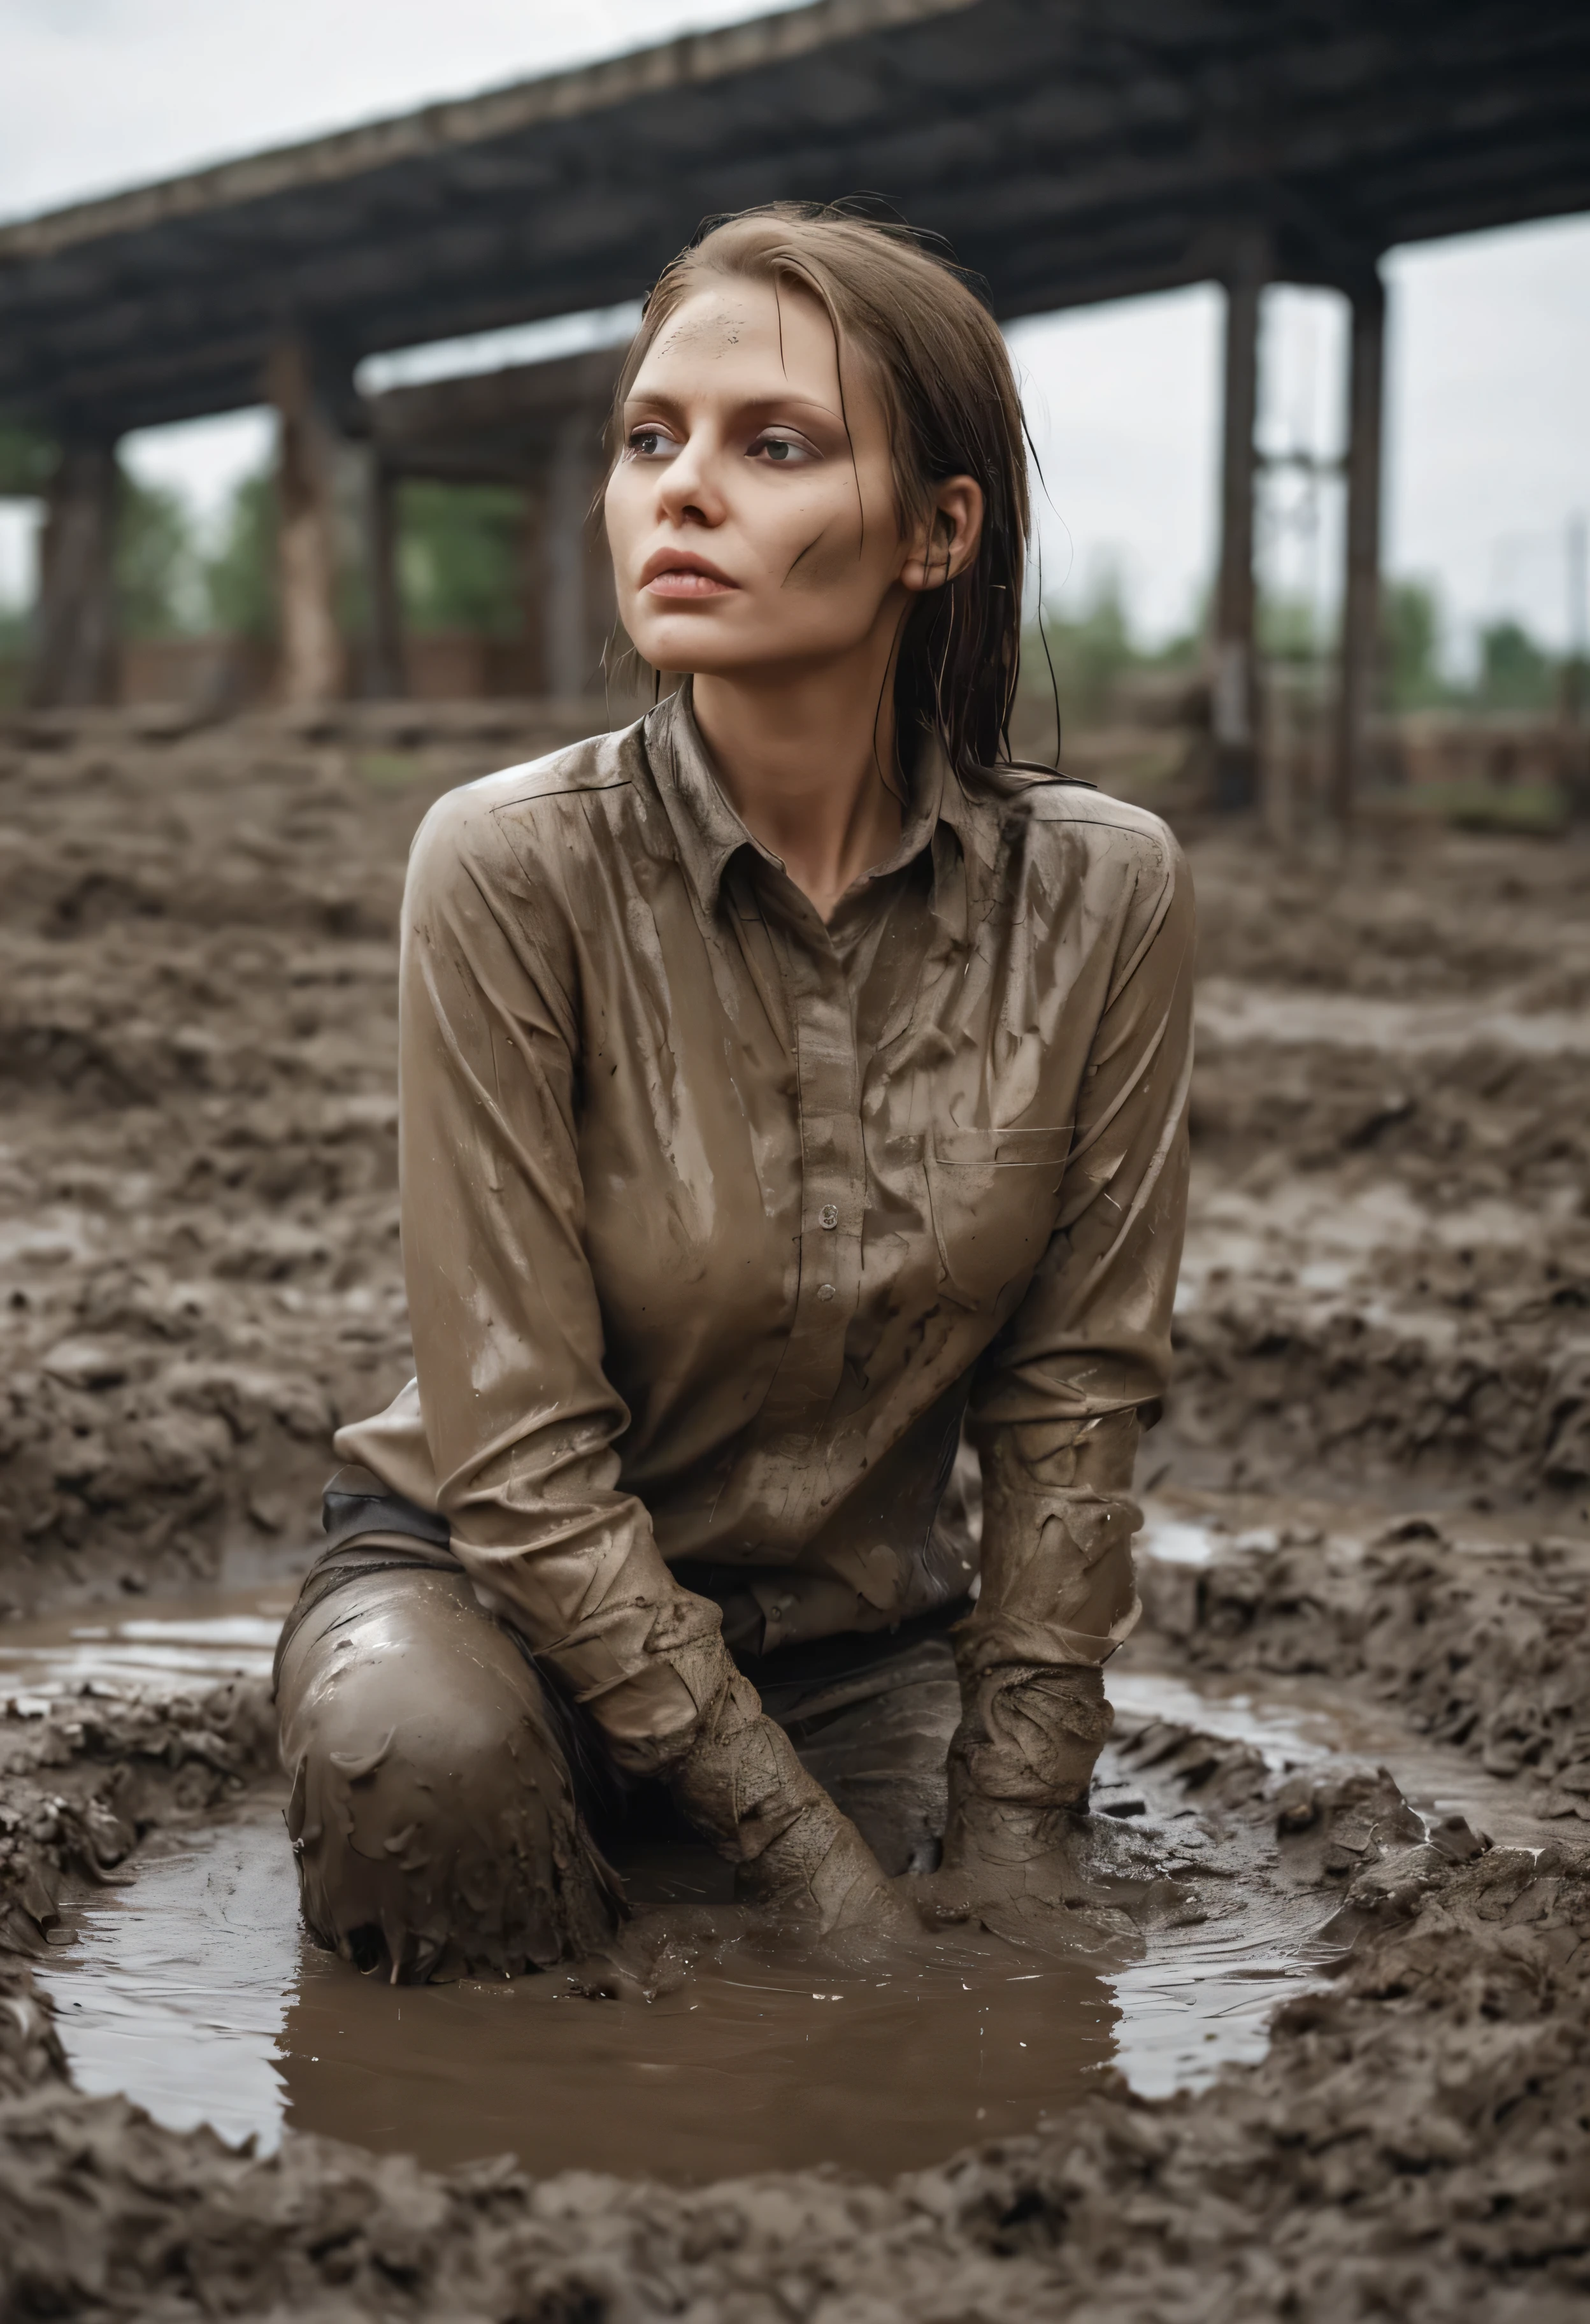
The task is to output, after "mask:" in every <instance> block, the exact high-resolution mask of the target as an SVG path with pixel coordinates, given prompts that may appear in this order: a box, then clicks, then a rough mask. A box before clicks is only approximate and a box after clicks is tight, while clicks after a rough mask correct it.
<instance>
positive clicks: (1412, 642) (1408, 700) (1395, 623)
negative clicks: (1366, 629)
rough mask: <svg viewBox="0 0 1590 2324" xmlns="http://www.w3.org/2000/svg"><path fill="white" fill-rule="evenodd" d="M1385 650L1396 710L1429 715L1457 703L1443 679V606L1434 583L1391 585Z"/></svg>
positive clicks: (1383, 606) (1385, 606)
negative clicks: (1431, 710)
mask: <svg viewBox="0 0 1590 2324" xmlns="http://www.w3.org/2000/svg"><path fill="white" fill-rule="evenodd" d="M1380 634H1381V650H1382V654H1383V667H1384V670H1385V684H1386V692H1387V694H1388V696H1389V697H1390V706H1391V707H1392V709H1393V710H1429V709H1433V708H1435V707H1436V706H1437V705H1438V704H1440V703H1443V702H1449V701H1450V700H1451V698H1452V691H1453V689H1452V687H1450V685H1449V684H1448V681H1447V679H1446V678H1444V677H1443V676H1442V674H1441V608H1440V601H1439V599H1438V597H1437V595H1436V593H1435V591H1434V589H1432V588H1431V586H1430V585H1429V582H1428V581H1388V582H1387V583H1386V585H1385V586H1384V588H1383V590H1382V592H1381V599H1380Z"/></svg>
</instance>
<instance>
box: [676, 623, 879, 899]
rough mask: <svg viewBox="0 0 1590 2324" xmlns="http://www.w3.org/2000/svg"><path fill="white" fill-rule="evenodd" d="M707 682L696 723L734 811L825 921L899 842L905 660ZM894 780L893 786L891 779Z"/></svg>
mask: <svg viewBox="0 0 1590 2324" xmlns="http://www.w3.org/2000/svg"><path fill="white" fill-rule="evenodd" d="M886 643H887V646H888V647H889V650H887V651H885V652H884V653H882V654H869V655H868V656H866V657H865V658H863V657H861V656H856V657H850V656H847V657H845V658H844V659H843V660H842V661H841V662H840V663H839V664H838V665H837V666H836V665H835V664H834V663H832V662H829V663H824V664H823V665H822V666H820V667H816V668H812V669H802V670H800V671H798V672H796V673H793V674H792V673H791V672H790V671H788V670H779V671H777V672H773V673H759V672H751V673H747V672H740V671H736V672H735V673H733V674H732V675H731V676H728V677H724V676H713V675H710V674H705V673H703V674H700V675H698V676H697V677H696V678H695V681H694V688H693V696H694V710H695V719H696V724H697V725H698V726H699V728H700V729H701V734H702V739H703V742H705V744H706V746H707V748H708V750H709V751H710V752H712V761H713V764H714V765H715V767H716V769H717V772H718V778H719V780H720V781H721V784H722V786H723V789H724V792H725V794H726V795H727V797H728V798H729V801H730V803H731V806H732V807H733V808H734V810H735V812H736V814H737V815H738V816H740V821H741V822H742V823H743V824H744V825H745V827H746V829H747V830H748V831H749V833H750V834H751V836H752V837H753V838H754V839H757V840H759V841H760V843H761V844H762V845H763V846H764V847H765V848H767V850H768V852H769V853H771V854H774V855H777V857H778V858H779V860H780V862H782V863H783V864H784V867H785V869H786V871H787V872H788V873H789V876H790V878H791V879H792V880H793V881H795V885H796V887H797V888H799V889H800V890H801V891H802V892H803V894H804V895H805V896H807V897H808V898H809V899H811V902H812V903H813V905H814V906H815V908H816V909H817V911H818V912H819V914H820V915H821V916H822V918H823V919H824V920H828V919H831V918H832V916H833V911H834V908H835V907H836V905H837V904H838V902H839V900H840V898H841V896H842V895H843V894H844V892H845V890H846V889H847V888H850V886H852V885H853V884H854V882H855V881H858V880H859V879H860V878H861V877H862V876H863V874H864V873H866V872H868V871H870V870H871V869H872V867H873V865H874V864H876V863H880V862H882V861H883V860H884V858H885V857H886V856H887V855H888V854H890V853H892V852H893V850H894V849H895V848H896V846H897V845H898V844H899V839H900V831H901V811H900V802H899V799H898V798H897V797H896V792H895V788H891V786H896V787H897V778H896V772H895V712H894V655H893V651H892V641H886ZM886 777H887V781H886Z"/></svg>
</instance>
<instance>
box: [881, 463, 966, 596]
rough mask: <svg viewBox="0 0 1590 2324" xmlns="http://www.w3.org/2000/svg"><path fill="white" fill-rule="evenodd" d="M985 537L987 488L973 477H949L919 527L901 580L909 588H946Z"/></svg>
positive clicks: (962, 571)
mask: <svg viewBox="0 0 1590 2324" xmlns="http://www.w3.org/2000/svg"><path fill="white" fill-rule="evenodd" d="M982 534H983V488H982V486H981V484H979V483H978V482H977V480H976V478H975V477H973V476H946V477H945V479H944V481H943V483H942V484H937V485H935V486H934V488H933V505H932V507H931V508H930V509H929V511H928V512H927V515H926V517H925V518H924V521H923V522H922V523H921V524H920V525H919V526H918V527H917V530H916V532H915V535H914V539H912V541H911V543H910V546H909V548H908V549H907V551H906V555H905V565H904V567H902V569H901V573H900V579H901V581H902V582H903V583H904V585H905V587H906V588H907V589H942V587H943V586H944V584H945V582H946V581H953V580H954V579H955V577H956V576H957V575H958V574H961V573H964V572H965V570H966V568H967V567H968V566H969V565H970V563H971V560H972V558H974V557H975V556H976V555H977V553H978V542H979V540H980V539H982Z"/></svg>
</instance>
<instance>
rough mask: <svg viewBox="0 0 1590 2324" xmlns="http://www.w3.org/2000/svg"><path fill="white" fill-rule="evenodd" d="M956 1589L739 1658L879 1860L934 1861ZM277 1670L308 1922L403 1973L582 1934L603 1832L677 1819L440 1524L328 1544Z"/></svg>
mask: <svg viewBox="0 0 1590 2324" xmlns="http://www.w3.org/2000/svg"><path fill="white" fill-rule="evenodd" d="M961 1610H963V1609H961V1608H959V1607H955V1608H946V1609H943V1610H942V1612H941V1613H940V1614H938V1615H935V1616H933V1617H932V1618H929V1619H928V1620H926V1621H925V1622H924V1623H920V1624H916V1625H912V1624H905V1625H903V1626H902V1628H900V1629H899V1630H897V1631H896V1632H895V1633H894V1634H893V1635H892V1636H889V1635H887V1634H885V1635H881V1636H874V1637H838V1638H833V1639H823V1640H819V1641H817V1642H815V1643H814V1644H813V1645H810V1646H795V1647H787V1648H785V1649H784V1650H782V1651H781V1652H779V1653H776V1654H772V1655H765V1656H762V1657H760V1658H759V1659H757V1660H745V1661H744V1662H743V1665H742V1666H743V1667H744V1669H745V1670H746V1672H747V1674H748V1675H749V1677H750V1678H751V1679H752V1680H753V1681H754V1682H755V1683H756V1685H757V1687H758V1690H759V1691H760V1693H761V1696H762V1700H763V1703H764V1705H765V1707H766V1709H767V1711H768V1712H769V1713H770V1715H771V1716H772V1717H773V1718H775V1719H776V1720H777V1721H778V1722H779V1724H780V1725H781V1726H782V1727H783V1728H784V1729H785V1730H786V1733H787V1734H788V1735H789V1737H790V1738H791V1740H792V1741H793V1742H794V1744H795V1748H796V1749H797V1751H798V1752H799V1754H800V1756H801V1758H802V1760H803V1761H804V1764H805V1766H806V1767H807V1768H808V1769H809V1771H810V1772H811V1774H812V1775H813V1776H814V1777H815V1778H816V1780H817V1781H818V1782H819V1783H820V1784H823V1787H824V1789H825V1790H827V1791H828V1792H829V1793H830V1794H832V1797H833V1799H834V1800H835V1802H836V1803H837V1804H838V1805H839V1806H840V1807H841V1809H842V1810H843V1811H844V1812H845V1813H846V1814H848V1815H850V1816H851V1817H853V1818H854V1820H855V1821H856V1823H857V1824H858V1825H859V1827H860V1830H861V1831H862V1834H863V1835H864V1837H865V1838H866V1839H867V1840H868V1841H869V1843H870V1845H871V1847H872V1848H873V1849H874V1850H875V1852H876V1853H877V1855H878V1858H879V1860H880V1862H881V1863H882V1865H883V1867H884V1869H885V1870H886V1871H887V1872H902V1871H905V1869H906V1868H907V1867H910V1866H913V1865H914V1866H917V1867H927V1866H931V1865H932V1864H933V1862H934V1861H935V1860H936V1854H937V1843H938V1840H939V1838H940V1836H941V1835H942V1831H943V1828H944V1815H945V1780H946V1779H945V1754H946V1751H947V1749H948V1747H949V1742H950V1738H951V1734H952V1733H953V1732H954V1729H955V1725H956V1721H957V1720H958V1719H959V1717H960V1689H959V1686H958V1684H957V1681H956V1675H955V1665H954V1660H953V1657H952V1655H951V1650H950V1647H949V1646H948V1644H947V1642H946V1640H945V1638H944V1637H943V1636H942V1633H943V1631H944V1630H945V1629H947V1628H948V1627H949V1624H950V1622H951V1620H952V1619H954V1618H955V1617H956V1615H957V1614H958V1613H959V1612H960V1611H961ZM276 1691H277V1703H278V1708H279V1711H280V1720H281V1750H282V1759H283V1762H284V1764H285V1766H286V1767H287V1770H288V1772H289V1774H290V1776H291V1779H292V1794H291V1800H290V1805H289V1809H288V1830H289V1833H290V1838H291V1840H292V1846H293V1852H294V1854H295V1856H296V1858H297V1859H298V1867H299V1894H300V1896H301V1899H302V1903H303V1911H304V1919H305V1922H306V1923H307V1925H308V1929H309V1931H310V1932H311V1934H312V1935H314V1936H315V1937H317V1939H318V1940H319V1941H321V1942H322V1943H325V1944H327V1945H332V1946H335V1948H336V1949H337V1950H339V1951H340V1952H342V1953H343V1954H344V1955H345V1956H346V1957H347V1958H349V1959H352V1960H356V1961H358V1962H359V1964H360V1965H361V1966H362V1967H365V1968H371V1967H374V1966H376V1965H378V1964H379V1965H380V1966H381V1968H383V1969H385V1970H387V1972H388V1973H389V1974H391V1976H392V1977H393V1978H394V1980H402V1981H412V1980H415V1979H418V1978H425V1977H427V1976H431V1975H437V1974H439V1975H442V1976H448V1975H460V1974H464V1973H465V1972H468V1971H477V1972H478V1971H483V1970H499V1971H503V1970H505V1971H508V1972H510V1973H515V1972H518V1971H519V1970H522V1969H531V1968H546V1967H548V1966H549V1965H550V1964H551V1963H552V1962H554V1961H556V1960H565V1959H570V1958H575V1957H577V1956H579V1955H580V1954H582V1953H586V1952H589V1951H591V1950H593V1948H594V1947H596V1946H598V1945H600V1944H602V1942H604V1941H606V1940H607V1939H608V1938H609V1937H610V1936H611V1932H612V1930H613V1928H614V1926H615V1925H616V1923H617V1920H618V1917H619V1915H620V1910H621V1903H620V1899H621V1890H620V1886H619V1883H618V1881H617V1878H616V1877H615V1876H614V1874H613V1873H612V1871H611V1868H610V1867H609V1866H608V1864H607V1862H606V1860H605V1858H604V1857H603V1855H602V1848H601V1845H600V1842H601V1841H602V1840H611V1838H613V1837H622V1836H623V1835H624V1834H625V1833H626V1832H633V1833H638V1834H643V1833H646V1832H648V1831H656V1830H657V1829H659V1828H660V1829H664V1830H666V1829H669V1828H671V1827H670V1825H669V1821H668V1819H669V1814H670V1809H669V1804H668V1803H667V1800H666V1794H664V1793H663V1792H662V1791H661V1787H660V1786H658V1785H655V1784H635V1783H633V1782H632V1781H630V1780H628V1779H626V1778H624V1777H622V1776H620V1775H619V1774H618V1773H617V1771H616V1770H615V1769H614V1768H613V1767H612V1766H611V1762H610V1761H609V1759H608V1757H607V1755H606V1753H605V1752H604V1750H603V1748H602V1740H601V1736H600V1731H599V1729H597V1728H596V1726H595V1724H594V1722H593V1720H590V1719H589V1718H588V1717H586V1716H585V1715H584V1713H582V1712H580V1711H577V1710H574V1709H573V1708H572V1707H571V1706H570V1705H569V1704H568V1703H567V1702H566V1701H565V1700H564V1698H563V1697H562V1696H560V1695H559V1694H558V1693H557V1692H556V1689H554V1688H553V1687H552V1686H550V1685H549V1684H548V1683H547V1682H546V1681H545V1680H544V1679H543V1678H542V1676H541V1674H540V1673H539V1672H538V1669H537V1667H536V1664H535V1660H534V1657H533V1655H531V1654H530V1652H529V1650H528V1647H527V1646H526V1645H525V1644H524V1641H523V1640H522V1638H521V1637H519V1633H518V1632H517V1631H516V1630H514V1629H513V1628H511V1627H510V1625H509V1624H507V1623H506V1622H503V1621H501V1620H499V1619H498V1618H496V1617H495V1616H494V1615H492V1614H491V1613H488V1612H486V1611H485V1610H484V1609H483V1607H482V1605H481V1603H480V1601H479V1600H478V1599H477V1598H476V1596H475V1593H474V1590H473V1585H472V1583H471V1582H470V1581H469V1579H468V1577H467V1575H466V1574H465V1573H464V1571H463V1569H462V1567H460V1566H459V1565H458V1564H457V1563H455V1560H454V1559H453V1558H452V1556H451V1555H450V1554H449V1553H448V1552H447V1551H446V1549H445V1548H444V1547H442V1546H441V1545H439V1544H437V1545H428V1544H425V1543H422V1542H419V1541H417V1540H416V1541H405V1542H402V1543H399V1542H397V1541H394V1540H389V1541H387V1542H371V1541H368V1540H364V1541H357V1542H351V1543H348V1544H346V1545H342V1546H339V1547H334V1548H332V1549H331V1550H329V1551H328V1552H327V1553H326V1555H325V1556H324V1557H322V1558H321V1560H320V1561H319V1563H318V1564H317V1566H316V1567H315V1568H314V1569H313V1571H312V1572H311V1573H310V1574H309V1576H308V1580H307V1581H306V1582H305V1584H304V1588H303V1591H302V1593H301V1595H300V1597H299V1602H298V1604H297V1605H296V1606H295V1607H294V1609H293V1611H292V1613H291V1615H290V1617H289V1618H288V1622H287V1625H286V1628H284V1630H283V1633H282V1638H281V1644H280V1647H279V1648H278V1650H277V1657H276Z"/></svg>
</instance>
